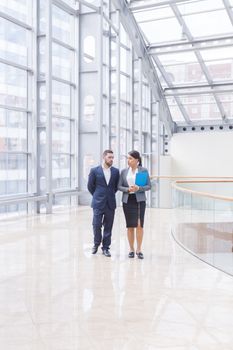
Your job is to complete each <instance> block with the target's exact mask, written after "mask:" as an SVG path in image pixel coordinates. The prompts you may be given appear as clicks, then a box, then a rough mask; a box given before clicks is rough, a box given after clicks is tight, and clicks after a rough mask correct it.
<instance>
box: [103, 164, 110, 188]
mask: <svg viewBox="0 0 233 350" xmlns="http://www.w3.org/2000/svg"><path fill="white" fill-rule="evenodd" d="M102 168H103V172H104V177H105V180H106V183H107V185H108V184H109V181H110V177H111V167H109V168H105V166H104V165H102Z"/></svg>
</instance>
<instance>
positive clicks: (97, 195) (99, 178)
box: [87, 165, 119, 209]
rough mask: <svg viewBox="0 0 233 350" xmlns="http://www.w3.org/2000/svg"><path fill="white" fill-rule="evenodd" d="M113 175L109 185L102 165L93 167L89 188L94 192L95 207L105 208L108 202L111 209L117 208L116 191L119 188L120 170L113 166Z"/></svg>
mask: <svg viewBox="0 0 233 350" xmlns="http://www.w3.org/2000/svg"><path fill="white" fill-rule="evenodd" d="M110 171H111V177H110V180H109V183H108V185H107V183H106V180H105V176H104V172H103V168H102V166H101V165H99V166H97V167H95V168H92V169H91V171H90V174H89V177H88V184H87V188H88V191H89V192H90V193H91V194H92V202H91V206H92V208H93V209H104V208H105V206H106V205H107V204H108V206H109V208H110V209H115V208H116V197H115V193H116V192H117V189H118V181H119V170H118V169H117V168H114V167H111V168H110Z"/></svg>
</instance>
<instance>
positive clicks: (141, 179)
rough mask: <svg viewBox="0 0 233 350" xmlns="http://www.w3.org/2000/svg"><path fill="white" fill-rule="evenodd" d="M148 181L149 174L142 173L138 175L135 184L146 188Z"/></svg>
mask: <svg viewBox="0 0 233 350" xmlns="http://www.w3.org/2000/svg"><path fill="white" fill-rule="evenodd" d="M147 181H148V174H147V172H145V171H144V172H141V173H137V174H136V179H135V184H136V185H138V186H145V185H147Z"/></svg>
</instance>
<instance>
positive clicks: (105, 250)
mask: <svg viewBox="0 0 233 350" xmlns="http://www.w3.org/2000/svg"><path fill="white" fill-rule="evenodd" d="M103 254H104V255H105V256H107V257H109V258H110V256H111V254H110V251H109V250H108V249H103Z"/></svg>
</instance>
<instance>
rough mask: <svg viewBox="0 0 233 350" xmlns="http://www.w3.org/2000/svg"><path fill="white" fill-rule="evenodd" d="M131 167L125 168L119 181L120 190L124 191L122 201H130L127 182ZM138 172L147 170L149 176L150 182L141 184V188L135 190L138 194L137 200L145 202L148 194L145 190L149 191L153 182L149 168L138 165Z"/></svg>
mask: <svg viewBox="0 0 233 350" xmlns="http://www.w3.org/2000/svg"><path fill="white" fill-rule="evenodd" d="M128 171H129V168H126V169H123V170H122V171H121V174H120V179H119V183H118V190H119V191H122V192H123V194H122V202H123V203H127V202H128V197H129V192H128V191H129V185H128V182H127V174H128ZM138 172H139V173H140V172H147V174H148V176H147V178H148V182H147V184H146V185H145V186H139V190H138V191H137V192H135V195H136V200H137V202H144V201H145V200H146V195H145V191H149V190H150V189H151V182H150V177H149V173H148V170H147V169H146V168H143V167H138Z"/></svg>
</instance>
